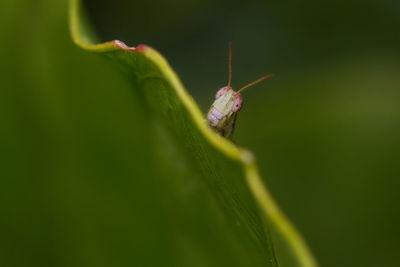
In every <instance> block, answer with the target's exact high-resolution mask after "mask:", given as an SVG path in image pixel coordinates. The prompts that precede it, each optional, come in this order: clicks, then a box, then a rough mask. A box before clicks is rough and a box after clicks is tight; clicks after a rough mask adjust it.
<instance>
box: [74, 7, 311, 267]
mask: <svg viewBox="0 0 400 267" xmlns="http://www.w3.org/2000/svg"><path fill="white" fill-rule="evenodd" d="M70 29H71V33H72V37H73V40H74V41H75V43H76V44H77V45H78V46H80V47H82V48H84V49H86V50H88V51H91V52H96V53H100V54H102V55H104V56H106V57H107V58H109V59H111V61H113V62H115V63H117V65H115V66H118V68H119V69H120V70H121V71H122V72H124V74H125V77H126V78H127V79H128V80H129V81H130V83H131V86H132V90H133V91H134V92H135V97H136V98H137V102H138V103H140V104H139V105H140V109H141V110H142V114H143V116H144V120H145V121H146V122H147V123H146V124H144V125H137V129H138V131H141V132H146V133H147V134H148V136H150V139H151V143H153V144H154V145H153V146H152V147H149V150H150V151H151V152H150V154H151V155H152V157H153V159H152V162H151V164H150V166H151V168H153V170H152V171H151V172H149V176H148V177H147V178H146V179H151V180H153V183H154V184H155V186H156V187H157V188H158V192H157V194H159V195H162V196H164V197H165V198H166V199H167V198H170V199H169V200H168V201H167V202H168V204H166V206H164V207H159V209H157V210H155V212H161V213H163V214H165V216H166V217H165V218H164V219H165V221H161V222H159V223H160V225H162V227H161V229H163V231H168V232H169V233H168V235H169V234H170V235H171V237H170V239H166V240H163V241H164V242H165V243H162V242H160V243H161V245H160V249H162V248H167V247H168V246H170V244H173V245H171V246H172V247H174V249H173V253H174V256H173V257H172V258H171V259H170V262H164V266H167V265H171V266H175V265H178V264H179V263H180V262H181V263H182V262H183V263H184V264H183V265H184V266H310V267H311V266H316V262H315V260H314V259H313V257H312V255H311V253H310V251H309V250H308V248H307V246H306V244H305V242H304V241H303V239H302V238H301V236H300V234H299V233H298V232H297V231H296V230H295V228H294V227H293V225H292V224H291V223H290V222H289V220H288V219H287V218H286V217H285V216H284V214H283V213H282V212H281V211H280V209H279V208H278V206H277V204H276V203H275V202H274V200H273V199H272V197H271V195H270V193H269V192H268V190H267V188H266V187H265V186H264V184H263V183H262V180H261V178H260V175H259V172H258V169H257V165H256V160H255V158H254V156H253V155H252V153H251V152H249V151H247V150H245V149H243V148H240V147H237V146H236V145H234V144H233V143H231V142H230V141H228V140H227V139H225V138H223V137H220V136H219V135H217V134H215V133H214V132H213V131H212V130H211V129H210V128H209V127H208V125H207V124H206V123H205V120H204V116H203V114H202V112H201V111H200V109H199V108H198V106H197V104H196V103H195V101H194V100H193V99H192V97H191V96H190V95H189V94H188V93H187V91H186V90H185V88H184V86H183V85H182V83H181V81H180V80H179V78H178V76H177V75H176V74H175V72H174V71H173V70H172V68H171V67H170V66H169V64H168V62H167V61H166V60H165V58H163V57H162V56H161V55H160V54H159V53H158V52H157V51H156V50H155V49H153V48H151V47H149V46H147V45H139V46H137V47H129V46H127V45H126V44H125V43H123V42H121V41H118V40H115V41H111V42H106V43H98V42H97V41H96V39H95V38H94V36H95V35H94V34H93V33H92V31H91V28H90V26H89V24H88V23H87V20H86V17H85V16H84V15H83V10H82V6H81V3H80V1H79V0H71V1H70ZM132 123H135V122H134V121H132ZM132 138H135V137H134V136H132ZM136 153H142V151H136ZM154 170H155V172H154ZM152 175H153V176H152ZM132 179H133V180H135V179H137V177H136V176H135V175H134V174H133V175H132ZM143 190H144V191H146V190H148V188H143ZM152 190H153V189H152ZM152 190H149V193H150V192H151V191H152ZM156 191H157V190H156ZM138 201H140V200H139V199H138ZM139 216H140V215H139ZM166 225H167V226H166ZM148 234H152V233H148ZM149 238H150V239H154V236H153V237H149ZM177 239H178V240H177ZM143 249H146V247H144V248H143ZM152 253H153V254H154V255H155V257H156V256H157V255H158V254H160V253H161V251H157V250H154V251H153V252H152Z"/></svg>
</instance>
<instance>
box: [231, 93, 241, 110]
mask: <svg viewBox="0 0 400 267" xmlns="http://www.w3.org/2000/svg"><path fill="white" fill-rule="evenodd" d="M242 103H243V99H242V96H240V95H239V96H237V98H236V100H235V104H234V105H233V108H232V111H233V112H238V111H239V110H240V109H241V108H242Z"/></svg>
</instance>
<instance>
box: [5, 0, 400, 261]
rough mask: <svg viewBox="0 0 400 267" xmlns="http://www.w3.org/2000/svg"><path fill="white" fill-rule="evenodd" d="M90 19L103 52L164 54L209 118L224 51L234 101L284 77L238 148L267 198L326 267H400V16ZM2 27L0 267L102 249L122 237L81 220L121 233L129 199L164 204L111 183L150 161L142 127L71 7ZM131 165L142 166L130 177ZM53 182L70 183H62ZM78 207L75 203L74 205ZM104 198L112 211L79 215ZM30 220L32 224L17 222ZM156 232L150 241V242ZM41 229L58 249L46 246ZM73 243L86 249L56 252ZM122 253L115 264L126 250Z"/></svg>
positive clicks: (328, 9)
mask: <svg viewBox="0 0 400 267" xmlns="http://www.w3.org/2000/svg"><path fill="white" fill-rule="evenodd" d="M86 7H87V10H88V14H89V17H90V18H91V19H92V22H93V25H94V26H95V29H96V31H97V33H98V35H99V38H100V39H101V40H103V41H107V40H112V39H119V40H123V41H125V42H126V43H127V44H129V45H137V44H139V43H144V44H147V45H150V46H152V47H154V48H155V49H157V50H158V51H160V52H161V53H162V54H163V55H164V56H165V57H166V58H167V59H168V60H169V62H170V64H171V65H172V67H173V68H174V69H175V70H176V72H177V73H178V75H179V76H180V78H181V79H182V81H183V83H184V84H185V86H186V88H187V89H188V91H189V92H190V93H191V94H192V95H193V97H194V98H195V99H196V100H197V101H198V103H199V105H200V107H201V108H202V110H203V111H204V112H207V110H208V107H209V105H210V104H211V103H212V100H213V96H214V94H215V92H216V91H217V90H218V88H220V87H222V86H224V85H225V84H226V80H227V43H228V41H232V42H233V87H234V88H235V87H236V88H238V87H241V86H242V85H245V84H247V83H248V82H250V81H252V80H254V79H256V78H258V77H260V76H262V75H264V74H267V73H270V72H273V73H275V75H276V76H275V77H274V78H273V79H271V80H268V81H265V82H264V83H263V84H260V85H257V86H255V87H254V88H252V89H249V90H248V91H246V92H245V93H244V108H243V109H242V111H241V112H240V114H239V116H238V121H237V125H236V136H235V141H236V143H237V144H238V145H240V146H243V147H246V148H248V149H250V150H252V151H253V152H254V153H255V155H256V156H257V159H258V163H259V166H260V169H261V173H262V177H263V178H264V179H265V182H266V184H268V186H269V188H270V190H271V192H272V193H273V195H274V196H275V198H276V200H277V202H278V203H279V204H280V206H281V207H282V209H283V210H284V211H285V213H286V214H287V215H288V216H289V218H291V219H292V220H293V222H294V223H295V224H296V225H297V226H298V228H299V230H300V232H301V233H303V235H304V236H305V239H306V240H307V241H308V243H309V245H310V247H311V249H312V251H313V252H314V253H315V255H316V258H317V259H318V261H319V262H320V264H321V266H332V267H333V266H399V265H400V258H399V257H398V255H399V252H400V245H399V237H400V230H399V227H398V226H399V225H400V208H399V203H400V197H399V193H400V182H399V181H400V180H399V178H400V105H399V104H400V48H399V47H400V34H399V29H400V2H399V1H395V0H383V1H377V0H375V1H372V0H367V1H355V0H350V1H333V0H330V1H324V2H321V1H302V2H298V1H256V0H254V1H246V2H243V1H215V0H214V1H211V0H203V1H200V0H189V1H178V0H170V1H156V0H152V1H128V0H126V1H124V0H114V1H106V0H90V1H89V0H88V1H86ZM0 14H1V16H0V25H1V26H0V36H1V44H0V49H1V52H0V55H1V62H0V67H1V68H0V70H1V74H0V75H1V76H0V77H1V84H2V85H1V90H0V111H1V114H0V118H1V126H0V127H1V132H0V136H1V137H2V140H1V141H0V145H1V146H0V149H1V154H0V156H1V158H2V161H1V163H0V166H1V172H2V175H1V183H2V186H1V188H0V192H1V194H0V202H1V204H0V207H1V213H2V214H1V217H0V219H1V220H0V223H1V224H0V225H1V228H2V229H1V230H0V233H1V232H3V233H2V236H3V237H5V240H7V241H8V242H7V243H5V242H2V243H1V246H0V248H1V249H2V250H1V251H3V252H0V259H2V260H3V262H6V263H7V262H8V263H10V262H13V263H14V264H13V265H11V266H30V265H31V263H32V262H31V261H25V259H24V258H20V257H17V256H16V255H10V254H9V252H10V251H18V250H19V249H20V248H21V247H26V250H30V251H32V255H30V256H29V255H28V256H27V258H28V259H30V260H31V259H32V257H36V256H37V257H40V255H42V256H43V255H48V251H52V250H54V252H59V251H61V250H62V249H65V250H67V251H69V252H71V251H72V252H71V253H73V252H76V251H78V250H76V251H75V250H74V249H73V247H74V246H80V247H82V248H91V247H92V244H91V243H90V242H93V243H96V242H97V241H96V240H98V239H100V237H97V236H96V235H95V234H94V233H95V232H96V233H97V232H98V231H101V230H104V233H105V234H106V235H110V236H111V235H113V234H121V233H119V232H118V229H110V228H109V227H108V226H107V219H106V218H102V217H101V216H102V213H100V212H98V211H97V210H96V209H94V210H93V209H92V210H90V212H91V213H90V216H91V218H96V216H98V218H99V220H100V221H104V225H103V224H100V225H97V226H96V227H97V228H96V229H95V230H93V229H92V226H90V225H89V224H90V222H89V221H88V226H87V229H85V228H83V229H82V228H81V229H82V232H81V233H77V232H76V231H75V230H76V228H74V225H75V224H77V221H78V220H79V221H80V220H81V219H82V217H83V218H85V216H88V214H87V212H88V209H86V208H85V207H86V206H85V205H90V207H95V206H96V205H99V206H101V207H102V208H105V209H107V207H109V210H108V212H109V214H112V215H113V216H114V218H113V219H115V220H118V217H119V216H121V215H120V214H123V213H129V212H130V211H131V210H132V207H129V206H127V205H126V203H125V202H124V201H123V200H124V197H123V196H124V194H126V195H129V194H142V195H141V196H140V197H141V198H143V199H145V200H144V201H154V200H152V199H147V198H149V196H148V192H146V193H144V192H143V191H142V190H135V191H134V192H132V191H129V190H128V189H127V191H126V192H122V194H123V195H122V196H121V192H118V194H117V193H116V192H117V191H115V192H114V191H113V190H112V188H113V186H115V187H117V185H115V184H114V183H115V181H114V182H113V181H110V180H108V177H109V176H110V175H115V174H116V173H117V174H118V175H119V176H120V177H125V180H123V179H121V181H122V180H123V181H124V185H126V183H127V181H131V179H130V178H131V177H130V176H129V173H130V172H131V171H136V169H135V166H138V165H141V164H142V165H146V164H148V162H149V161H150V155H146V153H143V154H141V155H140V157H138V156H137V154H135V150H136V149H137V148H138V147H140V146H141V145H142V144H143V143H146V142H145V141H144V140H146V138H147V136H146V133H145V132H144V131H140V130H139V131H138V130H137V127H133V126H132V125H127V124H126V123H127V122H128V121H129V120H134V124H135V125H146V122H145V121H143V120H141V117H142V116H140V109H137V108H135V107H132V105H131V102H129V101H127V100H126V99H128V98H129V99H130V97H129V96H130V93H129V87H128V86H126V85H125V84H121V83H122V82H121V81H120V78H119V74H118V73H117V72H116V71H115V70H113V69H112V67H111V66H109V64H108V63H107V62H105V61H104V60H102V59H100V58H98V57H97V56H96V55H89V54H87V53H85V52H83V51H80V49H79V48H76V47H74V45H73V44H72V42H71V40H70V37H69V35H68V34H69V33H68V28H67V4H66V1H46V0H41V1H11V0H10V1H2V2H1V3H0ZM88 62H89V63H88ZM93 62H96V64H93ZM96 77H97V78H98V77H103V78H102V79H96ZM124 86H125V88H126V90H125V91H124V90H119V91H118V93H114V92H113V91H112V90H110V88H124ZM85 88H96V89H97V91H96V92H95V93H93V90H91V91H89V90H88V91H85ZM138 105H140V103H138ZM110 110H112V112H109V111H110ZM132 135H134V136H135V137H136V138H137V140H135V141H134V142H132V140H131V138H130V137H131V136H132ZM116 136H117V138H116ZM127 144H129V145H127ZM144 151H145V150H144ZM127 158H129V159H130V160H132V159H134V161H135V164H136V165H134V166H132V167H129V164H124V161H126V160H127ZM125 163H126V162H125ZM127 166H128V167H127ZM130 168H132V169H130ZM138 171H143V170H140V169H138ZM148 171H149V172H151V168H150V169H149V170H148ZM55 175H58V176H59V175H65V176H68V177H73V178H72V179H67V180H61V181H62V183H61V182H60V181H57V182H56V181H54V180H52V177H54V176H55ZM140 175H141V176H143V177H144V176H146V175H148V173H139V174H138V176H140ZM81 176H82V177H81ZM38 177H41V179H40V180H38V179H37V178H38ZM88 177H89V178H88ZM137 182H138V181H135V185H136V186H137V184H136V183H137ZM142 182H143V187H146V188H151V186H150V187H149V185H148V184H146V183H147V181H142ZM132 183H134V182H133V181H132ZM94 184H99V185H98V188H93V185H94ZM152 186H156V185H152ZM44 187H48V188H47V189H51V190H47V189H43V188H44ZM77 188H78V189H79V190H78V189H77ZM104 188H111V190H107V191H102V190H104ZM71 192H74V194H76V195H74V196H73V197H72V199H73V200H74V201H76V202H75V203H72V204H71V203H70V202H68V203H67V202H65V203H63V202H62V200H63V199H64V198H63V197H62V196H63V195H67V194H70V193H71ZM88 192H90V194H92V195H90V194H89V195H88ZM93 196H96V197H97V198H96V199H103V201H104V202H102V203H100V204H99V203H97V204H96V205H92V204H93V203H91V204H87V203H86V202H85V201H84V200H88V199H89V200H90V199H92V197H93ZM100 196H101V197H100ZM69 197H71V196H69ZM54 199H58V200H59V202H57V204H54V205H52V203H51V201H49V200H54ZM69 200H71V199H69ZM26 203H32V204H31V205H26ZM38 203H41V204H43V203H45V204H43V205H40V208H38V207H37V204H38ZM60 203H63V204H65V206H62V208H61V209H60ZM80 204H82V205H83V206H82V207H81V209H79V208H78V209H77V207H79V206H80ZM116 206H119V207H120V210H115V207H116ZM138 207H140V206H138ZM142 212H143V213H144V214H146V212H147V213H149V214H147V216H150V217H152V218H154V221H157V220H159V219H160V218H161V217H162V215H160V214H153V213H151V211H146V210H143V211H142ZM27 214H28V215H29V217H30V218H31V221H30V222H29V223H28V222H24V221H23V219H21V218H24V217H25V216H26V215H27ZM49 214H50V215H49ZM44 218H45V219H44ZM65 219H68V220H69V222H68V223H67V224H66V225H70V227H71V229H65V228H64V229H62V230H63V231H66V232H63V233H60V229H57V228H56V227H57V225H59V224H58V223H57V222H62V221H64V220H65ZM108 220H111V219H108ZM32 222H33V223H32ZM43 222H45V223H43ZM147 222H148V221H146V223H145V222H143V227H148V229H155V228H154V227H153V226H152V225H147ZM80 225H81V222H80ZM155 225H157V224H155ZM81 226H82V225H81ZM21 229H23V232H21ZM43 229H45V230H46V232H47V233H48V236H47V237H46V236H44V237H43V236H42V235H40V237H39V233H42V230H43ZM68 231H70V232H68ZM91 231H93V232H91ZM91 234H93V235H91ZM35 235H38V239H35V238H34V237H35ZM58 235H59V236H58ZM66 235H72V238H70V239H69V240H74V238H76V240H77V241H82V240H86V242H88V243H86V244H85V243H84V244H82V243H80V244H79V245H77V244H76V243H74V242H73V241H71V244H69V245H66V247H65V248H58V247H52V246H51V244H53V241H54V240H52V239H57V238H63V237H64V236H66ZM74 235H76V236H74ZM164 235H166V234H165V233H162V232H161V230H160V238H165V239H166V240H167V239H168V236H164ZM26 236H30V237H31V238H30V239H29V238H26ZM82 236H83V237H82ZM84 237H87V238H84ZM128 238H129V233H127V239H128ZM137 238H139V240H140V241H141V242H146V238H145V237H137ZM27 240H41V241H40V242H42V243H40V242H39V244H42V245H44V246H48V247H46V249H44V248H43V247H41V246H38V244H34V243H29V242H27ZM10 241H12V242H10ZM54 244H59V243H57V242H54ZM115 246H116V248H115V251H112V252H111V253H114V254H115V258H118V255H119V253H124V250H126V251H125V252H127V251H128V249H129V248H127V247H123V246H118V244H115ZM14 248H15V249H14ZM100 251H101V248H100ZM5 252H7V255H6V253H5ZM97 252H98V251H96V253H97ZM107 252H108V253H110V251H107ZM41 253H42V254H41ZM141 253H144V254H146V253H149V257H151V253H150V252H146V251H143V252H141ZM166 254H168V252H166ZM62 256H63V255H56V254H53V257H54V258H49V259H48V264H49V266H55V264H56V265H57V266H63V265H68V264H73V262H72V263H71V262H69V263H68V262H63V261H62ZM76 257H77V258H79V257H80V255H76ZM17 258H18V259H17ZM82 258H84V257H83V256H82ZM16 262H17V263H16ZM91 263H93V261H91ZM99 264H100V265H101V262H99Z"/></svg>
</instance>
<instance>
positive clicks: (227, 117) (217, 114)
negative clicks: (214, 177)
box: [207, 43, 274, 139]
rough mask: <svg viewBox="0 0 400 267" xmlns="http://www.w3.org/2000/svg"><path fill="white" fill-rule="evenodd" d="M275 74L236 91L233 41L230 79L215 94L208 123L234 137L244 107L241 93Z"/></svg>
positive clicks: (216, 129) (220, 131)
mask: <svg viewBox="0 0 400 267" xmlns="http://www.w3.org/2000/svg"><path fill="white" fill-rule="evenodd" d="M272 76H274V75H273V74H268V75H266V76H264V77H261V78H259V79H257V80H255V81H254V82H252V83H249V84H248V85H246V86H244V87H242V88H240V89H239V90H238V91H237V92H235V91H234V90H233V89H232V87H231V79H232V43H229V79H228V86H225V87H222V88H221V89H219V90H218V92H217V94H216V95H215V101H214V103H213V104H212V105H211V108H210V110H209V111H208V114H207V123H208V125H210V127H211V128H213V129H214V130H215V131H216V132H217V133H219V134H220V135H222V136H224V137H226V138H229V139H232V135H233V131H234V129H235V123H236V117H237V113H238V111H239V110H240V109H241V108H242V105H243V98H242V95H241V94H240V93H241V92H243V91H244V90H245V89H247V88H249V87H251V86H253V85H255V84H257V83H259V82H262V81H264V80H266V79H268V78H270V77H272Z"/></svg>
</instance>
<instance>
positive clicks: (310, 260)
mask: <svg viewBox="0 0 400 267" xmlns="http://www.w3.org/2000/svg"><path fill="white" fill-rule="evenodd" d="M69 8H70V10H69V11H70V12H69V25H70V31H71V36H72V39H73V41H74V43H75V44H76V45H77V46H79V47H81V48H83V49H85V50H88V51H91V52H95V53H104V52H111V51H126V52H127V53H141V54H142V55H143V56H145V57H146V58H147V59H148V60H149V61H151V62H153V63H154V65H155V66H157V67H158V68H159V70H160V72H161V73H163V74H164V77H165V79H166V80H167V81H168V82H169V83H170V84H171V85H172V87H173V88H174V89H175V93H176V94H177V96H178V98H179V99H180V101H182V103H183V106H184V107H185V108H186V109H187V111H188V113H189V114H190V116H191V117H192V119H193V122H194V124H195V125H196V126H197V129H198V130H199V131H200V132H201V133H202V134H203V136H204V137H205V139H206V140H208V142H210V144H212V145H213V146H214V147H215V148H216V149H218V150H219V151H221V152H222V153H223V154H224V155H226V156H227V157H228V158H230V159H232V160H234V161H236V162H238V163H240V164H241V166H243V169H244V172H245V179H246V183H247V185H248V186H249V188H250V191H251V192H252V194H253V196H254V198H255V200H256V202H257V203H258V205H259V207H260V209H261V213H262V215H263V217H265V218H266V219H268V220H269V221H270V222H271V223H272V224H273V225H274V226H275V227H276V229H277V230H278V231H279V233H280V234H281V235H282V236H283V237H284V238H285V239H286V240H287V241H288V244H289V245H290V246H291V250H292V252H293V254H294V256H295V257H296V259H297V261H298V262H299V265H300V266H304V267H317V266H318V265H317V262H316V260H315V259H314V257H313V255H312V253H311V251H310V250H309V248H308V246H307V244H306V242H305V241H304V239H303V238H302V236H301V235H300V233H299V232H298V231H297V230H296V228H295V227H294V225H293V224H292V223H291V222H290V220H289V219H288V218H287V217H286V216H285V215H284V214H283V212H282V211H281V210H280V208H279V207H278V205H277V204H276V202H275V201H274V199H273V198H272V196H271V194H270V192H269V191H268V189H267V187H266V186H265V185H264V183H263V182H262V179H261V177H260V174H259V171H258V167H257V164H256V159H255V157H254V156H253V154H252V153H251V152H250V151H248V150H246V149H243V148H239V147H237V146H236V145H234V144H233V143H232V142H230V141H229V140H227V139H226V138H224V137H221V136H219V135H217V134H215V132H214V131H213V130H212V129H211V128H210V127H209V126H208V125H207V123H206V122H205V119H204V116H203V114H202V112H201V110H200V108H199V107H198V105H197V104H196V102H195V101H194V99H193V98H192V97H191V96H190V95H189V93H188V92H187V91H186V89H185V88H184V86H183V84H182V82H181V81H180V80H179V78H178V76H177V74H176V73H175V72H174V71H173V69H172V68H171V67H170V65H169V63H168V62H167V60H166V59H165V58H164V57H163V56H162V55H161V54H160V53H159V52H158V51H156V50H155V49H153V48H151V47H149V46H147V45H143V44H141V45H138V46H137V47H129V46H127V45H126V44H125V43H124V42H121V41H119V40H114V41H110V42H105V43H100V42H96V39H95V37H94V34H92V32H91V30H90V28H88V27H87V25H89V24H88V23H87V22H84V21H82V20H83V19H84V18H85V17H84V16H82V13H83V10H82V5H81V1H80V0H70V7H69Z"/></svg>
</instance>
